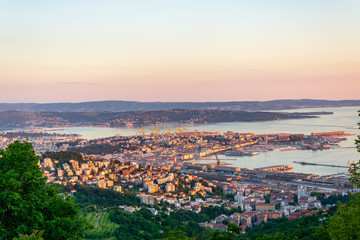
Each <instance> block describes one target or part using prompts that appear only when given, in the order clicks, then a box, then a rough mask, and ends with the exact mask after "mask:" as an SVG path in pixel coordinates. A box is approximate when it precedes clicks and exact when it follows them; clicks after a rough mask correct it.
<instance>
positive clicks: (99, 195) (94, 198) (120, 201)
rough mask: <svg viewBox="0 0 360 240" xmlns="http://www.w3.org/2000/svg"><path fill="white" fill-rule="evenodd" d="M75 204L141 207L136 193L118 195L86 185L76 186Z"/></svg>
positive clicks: (109, 190)
mask: <svg viewBox="0 0 360 240" xmlns="http://www.w3.org/2000/svg"><path fill="white" fill-rule="evenodd" d="M74 189H76V191H77V192H76V194H75V199H74V200H75V202H76V203H77V204H79V205H80V206H88V205H97V206H100V207H114V206H119V205H128V206H139V205H140V199H139V198H138V197H136V195H135V194H134V193H130V192H125V193H118V192H115V191H113V190H111V189H102V188H96V187H91V186H86V185H79V184H77V185H75V186H74Z"/></svg>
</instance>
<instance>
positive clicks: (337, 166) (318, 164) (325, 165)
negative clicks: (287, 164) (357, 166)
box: [293, 161, 349, 168]
mask: <svg viewBox="0 0 360 240" xmlns="http://www.w3.org/2000/svg"><path fill="white" fill-rule="evenodd" d="M293 163H298V164H301V165H314V166H323V167H336V168H349V167H348V166H339V165H333V164H321V163H309V162H298V161H294V162H293Z"/></svg>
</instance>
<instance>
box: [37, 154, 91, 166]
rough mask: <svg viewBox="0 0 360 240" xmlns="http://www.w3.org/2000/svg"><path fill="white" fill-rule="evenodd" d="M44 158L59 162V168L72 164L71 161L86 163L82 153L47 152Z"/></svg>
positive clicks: (43, 155)
mask: <svg viewBox="0 0 360 240" xmlns="http://www.w3.org/2000/svg"><path fill="white" fill-rule="evenodd" d="M42 157H43V158H51V159H54V160H58V161H59V162H58V164H57V165H58V166H59V165H62V164H64V163H68V164H69V163H70V162H69V161H70V160H75V161H79V163H82V162H84V158H83V156H82V155H81V153H78V152H72V151H60V152H46V153H44V154H42Z"/></svg>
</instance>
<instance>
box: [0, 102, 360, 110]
mask: <svg viewBox="0 0 360 240" xmlns="http://www.w3.org/2000/svg"><path fill="white" fill-rule="evenodd" d="M343 106H360V100H341V101H329V100H314V99H300V100H273V101H238V102H137V101H97V102H81V103H43V104H40V103H0V111H9V110H16V111H26V112H57V111H62V112H94V111H120V112H124V111H156V110H169V109H213V110H243V111H260V110H279V109H298V108H314V107H343Z"/></svg>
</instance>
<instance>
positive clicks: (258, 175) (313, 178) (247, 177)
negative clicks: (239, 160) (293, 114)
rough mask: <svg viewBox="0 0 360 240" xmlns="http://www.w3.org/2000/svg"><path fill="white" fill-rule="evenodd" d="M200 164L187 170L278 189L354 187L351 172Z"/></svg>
mask: <svg viewBox="0 0 360 240" xmlns="http://www.w3.org/2000/svg"><path fill="white" fill-rule="evenodd" d="M202 166H203V168H202V169H201V168H200V165H198V164H194V165H193V164H188V165H187V166H186V169H187V170H186V171H187V172H191V174H193V175H196V176H198V177H202V178H204V179H208V180H217V181H223V182H229V183H231V182H232V181H237V182H241V183H243V184H251V185H259V186H266V187H271V188H274V189H278V190H294V189H295V190H296V189H297V187H298V186H307V187H310V188H313V189H323V190H346V191H349V190H351V189H353V185H351V184H350V183H349V178H350V174H349V173H347V172H344V173H337V174H331V175H325V176H319V175H316V174H305V173H294V172H286V171H272V170H270V171H268V170H264V169H253V170H251V169H247V168H237V167H232V166H218V165H216V164H213V165H212V166H211V167H210V166H207V165H205V164H204V165H202Z"/></svg>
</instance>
